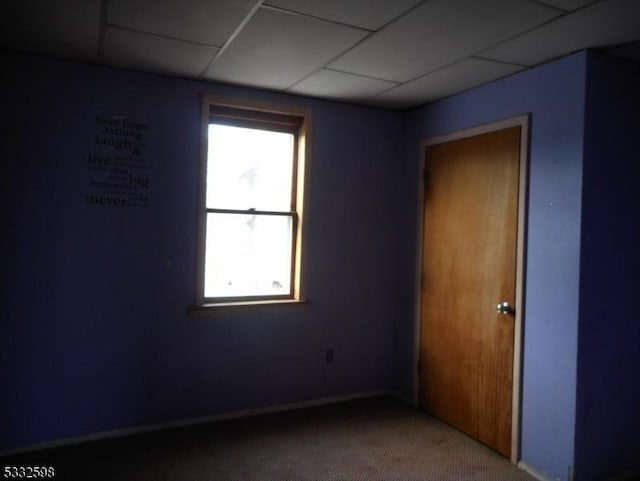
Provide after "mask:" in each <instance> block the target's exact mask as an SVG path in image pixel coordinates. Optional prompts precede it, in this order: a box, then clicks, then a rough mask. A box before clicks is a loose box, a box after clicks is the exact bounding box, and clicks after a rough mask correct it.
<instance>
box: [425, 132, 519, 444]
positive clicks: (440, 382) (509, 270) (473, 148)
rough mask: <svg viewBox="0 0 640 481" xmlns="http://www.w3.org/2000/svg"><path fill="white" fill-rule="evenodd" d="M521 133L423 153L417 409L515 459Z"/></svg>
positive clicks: (462, 142)
mask: <svg viewBox="0 0 640 481" xmlns="http://www.w3.org/2000/svg"><path fill="white" fill-rule="evenodd" d="M519 159H520V127H513V128H509V129H504V130H499V131H496V132H490V133H486V134H482V135H478V136H475V137H469V138H464V139H461V140H455V141H451V142H446V143H442V144H438V145H433V146H429V147H427V151H426V175H425V195H424V219H423V226H424V232H423V246H422V248H423V252H422V287H421V289H422V295H421V322H420V324H421V326H420V327H421V328H420V374H419V401H420V404H421V406H423V407H424V408H425V409H426V410H427V411H428V412H430V413H432V414H433V415H435V416H436V417H438V418H440V419H442V420H443V421H445V422H447V423H449V424H451V425H453V426H455V427H457V428H459V429H460V430H462V431H464V432H466V433H467V434H469V435H470V436H472V437H474V438H476V439H477V440H479V441H481V442H482V443H484V444H486V445H488V446H490V447H492V448H493V449H495V450H496V451H498V452H500V453H502V454H504V455H505V456H510V454H511V412H512V411H511V410H512V407H511V402H512V386H513V349H514V317H513V315H512V314H498V313H497V312H496V305H497V304H498V303H499V302H508V303H509V304H510V305H511V306H514V305H515V276H516V240H517V216H518V177H519V172H518V171H519Z"/></svg>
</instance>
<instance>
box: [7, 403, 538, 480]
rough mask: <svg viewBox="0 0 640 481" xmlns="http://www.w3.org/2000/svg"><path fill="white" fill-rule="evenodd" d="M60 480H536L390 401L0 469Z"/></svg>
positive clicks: (184, 432)
mask: <svg viewBox="0 0 640 481" xmlns="http://www.w3.org/2000/svg"><path fill="white" fill-rule="evenodd" d="M2 461H3V463H2V464H8V462H9V461H10V462H15V463H21V464H23V465H24V464H31V465H33V464H34V463H39V464H40V465H43V464H50V465H53V466H54V467H55V468H56V470H57V473H58V476H56V478H55V479H56V480H66V479H69V480H76V479H77V480H99V481H101V480H154V481H155V480H158V481H161V480H167V481H169V480H172V481H174V480H175V481H191V480H197V481H204V480H212V481H214V480H215V481H218V480H219V481H307V480H308V481H338V480H344V481H360V480H361V481H365V480H366V481H395V480H397V481H413V480H415V481H418V480H420V481H427V480H429V481H448V480H469V481H471V480H473V481H498V480H519V481H533V479H534V478H532V477H531V476H529V475H527V474H526V473H525V472H523V471H521V470H519V469H517V468H516V467H514V466H512V465H511V464H510V463H509V461H508V460H507V459H505V458H503V457H502V456H501V455H499V454H497V453H495V452H494V451H492V450H491V449H489V448H486V447H485V446H483V445H481V444H479V443H477V442H475V441H474V440H472V439H470V438H468V437H467V436H465V435H464V434H462V433H460V432H458V431H457V430H455V429H453V428H451V427H449V426H447V425H446V424H444V423H442V422H440V421H438V420H435V419H433V418H431V417H429V416H427V415H425V414H424V413H422V412H420V411H418V410H416V409H414V408H412V407H411V406H408V405H406V404H404V403H402V402H400V401H398V400H396V399H394V398H391V397H382V398H374V399H366V400H359V401H351V402H346V403H340V404H335V405H331V406H323V407H316V408H309V409H304V410H298V411H292V412H287V413H278V414H270V415H265V416H256V417H252V418H245V419H239V420H233V421H224V422H218V423H210V424H207V425H199V426H193V427H189V428H180V429H173V430H167V431H162V432H156V433H150V434H144V435H137V436H129V437H125V438H120V439H114V440H108V441H99V442H93V443H87V444H82V445H75V446H68V447H65V448H59V449H56V450H49V451H43V452H40V453H31V454H27V455H22V456H19V457H15V458H13V459H11V460H8V459H5V460H2Z"/></svg>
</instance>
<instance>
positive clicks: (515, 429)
mask: <svg viewBox="0 0 640 481" xmlns="http://www.w3.org/2000/svg"><path fill="white" fill-rule="evenodd" d="M529 122H530V115H529V114H524V115H519V116H517V117H512V118H509V119H504V120H499V121H496V122H491V123H488V124H483V125H478V126H475V127H471V128H468V129H464V130H459V131H456V132H451V133H448V134H445V135H439V136H437V137H430V138H427V139H424V140H422V141H421V142H420V171H419V172H420V175H418V209H417V211H418V219H417V225H418V233H419V235H418V236H417V237H418V242H417V246H416V252H417V257H416V258H417V263H416V280H415V293H416V296H415V299H416V305H415V320H414V322H415V325H414V335H415V337H414V340H415V342H414V344H415V345H414V353H413V356H414V361H415V362H414V366H416V369H415V370H414V383H413V387H414V390H413V401H414V404H415V405H416V406H417V405H418V392H419V391H418V388H419V386H418V384H419V382H420V378H419V373H418V369H417V366H418V362H419V360H420V317H421V312H420V309H421V306H420V304H421V302H420V301H421V295H422V290H421V283H422V281H421V279H422V243H423V234H422V233H423V228H424V226H423V216H424V202H423V199H424V181H423V172H424V170H425V161H426V157H425V153H426V148H427V147H428V146H430V145H436V144H442V143H444V142H451V141H453V140H459V139H464V138H466V137H474V136H476V135H481V134H486V133H489V132H495V131H497V130H503V129H508V128H510V127H518V126H519V127H520V170H519V172H520V176H519V180H518V233H517V241H516V242H517V244H516V249H517V253H516V298H515V311H516V312H515V320H514V322H515V324H514V339H513V395H512V410H511V412H512V421H511V462H512V463H513V464H517V462H518V461H519V459H520V406H521V392H522V321H523V318H522V312H523V307H524V304H523V293H524V286H523V283H524V256H525V226H526V216H527V187H528V177H529V176H528V173H529Z"/></svg>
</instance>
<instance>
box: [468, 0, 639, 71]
mask: <svg viewBox="0 0 640 481" xmlns="http://www.w3.org/2000/svg"><path fill="white" fill-rule="evenodd" d="M638 39H640V1H638V0H603V1H601V2H598V3H594V4H592V5H589V6H588V7H585V8H583V9H581V10H578V11H576V12H573V13H571V14H568V15H566V16H564V17H560V18H558V19H557V20H554V21H552V22H549V23H548V24H546V25H543V26H542V27H540V28H537V29H535V30H532V31H530V32H528V33H525V34H523V35H520V36H518V37H516V38H514V39H511V40H509V41H506V42H504V43H503V44H501V45H498V46H496V47H494V48H490V49H488V50H486V51H484V52H481V53H480V55H481V56H482V57H483V58H490V59H497V60H503V61H507V62H514V63H520V64H523V65H535V64H538V63H541V62H545V61H548V60H551V59H554V58H556V57H560V56H563V55H566V54H569V53H571V52H574V51H576V50H582V49H584V48H591V47H604V46H607V45H613V44H618V43H624V42H630V41H633V40H638Z"/></svg>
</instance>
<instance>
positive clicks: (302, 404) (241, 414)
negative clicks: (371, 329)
mask: <svg viewBox="0 0 640 481" xmlns="http://www.w3.org/2000/svg"><path fill="white" fill-rule="evenodd" d="M389 395H392V396H399V395H398V394H396V393H394V392H393V391H388V390H380V391H365V392H357V393H353V394H346V395H344V396H331V397H324V398H318V399H309V400H306V401H298V402H293V403H286V404H277V405H275V406H267V407H262V408H256V409H241V410H239V411H231V412H227V413H222V414H214V415H211V416H201V417H196V418H188V419H180V420H177V421H168V422H164V423H156V424H146V425H144V426H136V427H131V428H123V429H113V430H109V431H100V432H97V433H91V434H87V435H84V436H76V437H70V438H62V439H56V440H53V441H46V442H43V443H37V444H32V445H29V446H25V447H21V448H16V449H11V450H9V451H4V452H0V456H12V455H16V454H24V453H29V452H32V451H41V450H43V449H52V448H59V447H62V446H69V445H72V444H80V443H86V442H90V441H100V440H104V439H112V438H119V437H123V436H131V435H134V434H142V433H149V432H153V431H162V430H164V429H172V428H179V427H186V426H193V425H195V424H204V423H211V422H216V421H226V420H229V419H238V418H246V417H251V416H259V415H261V414H270V413H276V412H283V411H293V410H295V409H302V408H308V407H314V406H322V405H325V404H336V403H340V402H345V401H354V400H357V399H366V398H370V397H377V396H389Z"/></svg>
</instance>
